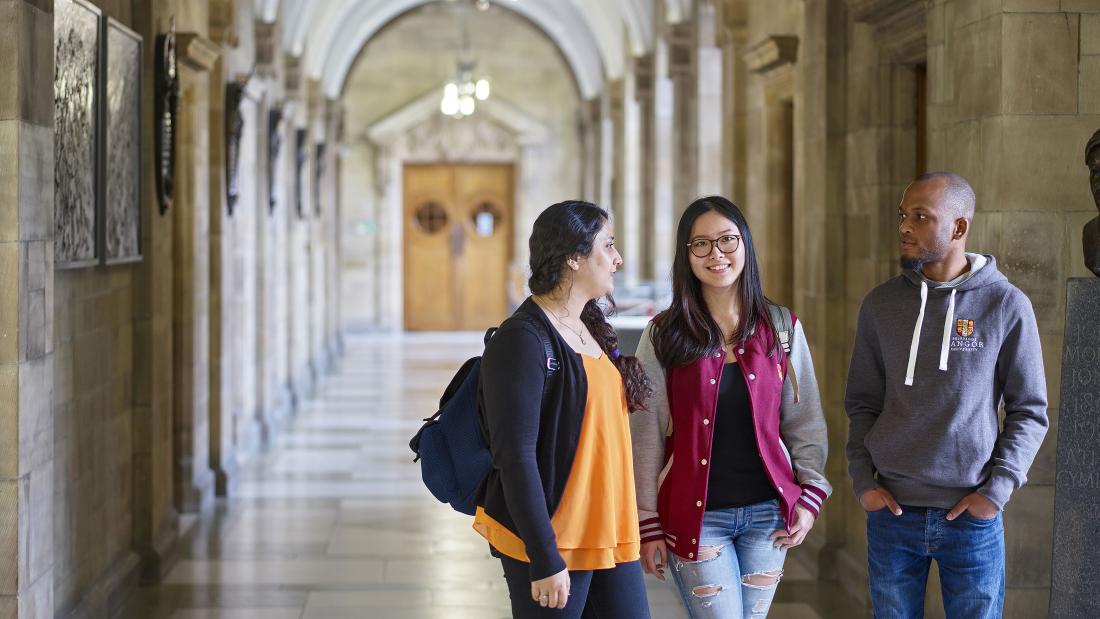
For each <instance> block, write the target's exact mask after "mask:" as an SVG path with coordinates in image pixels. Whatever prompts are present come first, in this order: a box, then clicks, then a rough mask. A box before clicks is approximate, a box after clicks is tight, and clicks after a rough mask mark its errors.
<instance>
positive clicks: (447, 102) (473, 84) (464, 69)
mask: <svg viewBox="0 0 1100 619" xmlns="http://www.w3.org/2000/svg"><path fill="white" fill-rule="evenodd" d="M476 66H477V63H475V62H463V61H459V63H458V70H457V71H456V72H455V77H454V78H453V79H451V80H450V81H448V82H447V84H446V85H444V86H443V99H442V100H441V101H440V102H439V111H440V112H443V113H444V114H446V115H447V116H451V117H453V118H462V117H463V116H469V115H470V114H473V113H474V110H476V109H477V102H478V101H484V100H486V99H488V98H489V80H488V78H485V77H481V78H479V79H477V80H475V79H474V68H475V67H476Z"/></svg>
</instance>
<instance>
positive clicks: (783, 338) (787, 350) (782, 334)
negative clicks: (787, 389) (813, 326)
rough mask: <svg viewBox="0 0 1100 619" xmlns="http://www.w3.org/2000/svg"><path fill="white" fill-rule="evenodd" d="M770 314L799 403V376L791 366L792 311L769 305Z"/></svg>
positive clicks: (780, 306)
mask: <svg viewBox="0 0 1100 619" xmlns="http://www.w3.org/2000/svg"><path fill="white" fill-rule="evenodd" d="M768 314H769V315H770V317H771V319H772V325H773V326H775V333H776V335H778V336H779V344H780V346H782V347H783V356H784V360H785V361H787V363H786V365H787V376H789V377H790V378H791V387H793V388H794V401H795V402H798V376H796V375H795V371H794V367H793V366H791V364H790V356H791V340H793V339H794V324H793V323H794V321H793V320H792V319H791V310H789V309H787V308H786V307H783V306H782V305H776V304H773V303H769V304H768Z"/></svg>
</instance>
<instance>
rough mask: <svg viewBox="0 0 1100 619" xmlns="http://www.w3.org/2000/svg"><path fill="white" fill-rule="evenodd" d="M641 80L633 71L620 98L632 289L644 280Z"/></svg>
mask: <svg viewBox="0 0 1100 619" xmlns="http://www.w3.org/2000/svg"><path fill="white" fill-rule="evenodd" d="M636 91H637V76H636V75H635V74H634V72H633V71H631V72H630V73H627V75H626V77H625V78H624V79H623V89H622V92H621V93H620V94H619V96H618V97H617V98H618V100H619V102H620V103H619V105H620V107H621V108H622V112H621V114H620V118H619V120H620V123H621V130H622V140H621V141H620V145H621V146H620V148H619V150H620V151H621V152H622V177H623V182H622V199H621V200H620V203H621V206H620V211H621V212H622V218H623V234H622V237H623V242H622V244H621V246H622V251H623V262H624V267H625V269H626V277H625V281H624V282H623V283H624V284H626V286H627V287H628V288H631V287H634V286H637V285H638V284H639V282H640V281H641V277H642V267H643V264H642V244H643V241H644V234H643V231H642V201H641V197H642V196H641V193H642V191H641V178H642V176H641V169H640V165H641V158H640V152H639V151H640V145H641V139H642V133H641V127H640V126H639V125H640V123H639V116H638V115H639V110H638V101H637V99H636V97H635V93H636Z"/></svg>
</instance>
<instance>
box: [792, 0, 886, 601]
mask: <svg viewBox="0 0 1100 619" xmlns="http://www.w3.org/2000/svg"><path fill="white" fill-rule="evenodd" d="M847 19H848V18H847V11H846V10H845V3H844V2H843V0H826V1H824V2H814V3H806V4H804V5H803V22H802V23H803V26H802V33H803V38H802V42H801V47H802V52H801V53H800V65H801V70H800V71H799V72H798V73H797V75H796V77H795V82H796V86H795V90H796V92H797V93H798V97H799V99H798V100H799V103H798V104H796V108H797V109H796V113H797V114H798V118H797V119H796V124H797V126H798V127H799V130H798V131H797V132H796V134H795V144H796V148H795V150H796V153H798V156H797V157H796V166H797V167H796V172H795V187H794V209H793V226H794V228H793V231H792V236H793V240H794V248H795V251H794V254H795V255H794V291H793V295H794V305H793V308H794V309H795V311H796V312H797V313H798V316H799V319H800V320H801V321H802V324H803V325H804V327H805V331H806V337H807V339H808V340H809V343H810V350H811V352H812V353H813V358H814V367H815V371H816V374H817V382H818V388H819V390H820V393H821V401H822V405H823V408H824V412H825V420H826V423H827V424H828V427H829V453H831V454H843V453H844V447H845V442H846V441H845V438H846V435H847V428H848V418H847V415H846V414H845V411H844V387H845V383H846V381H847V370H848V362H849V352H848V347H849V345H850V342H851V340H850V339H849V334H848V332H847V324H848V322H847V318H848V314H847V308H846V306H845V288H846V286H847V285H848V284H847V278H846V275H847V272H846V270H845V269H844V268H843V267H842V266H838V265H843V264H844V259H845V255H846V252H847V249H848V248H849V247H850V244H849V242H848V237H847V235H846V230H845V225H844V209H845V205H846V203H847V201H846V196H845V187H846V174H847V167H846V162H847V159H846V154H845V144H846V130H847V123H846V115H847V96H848V88H847V71H846V69H847V60H848V59H847V33H848V27H847V24H848V21H847ZM884 206H885V205H884ZM853 318H854V317H853ZM825 473H826V476H827V477H828V478H829V479H830V480H833V482H834V484H835V486H836V487H838V488H841V489H842V488H844V485H843V484H847V483H848V482H847V463H846V462H845V459H844V458H843V457H835V456H834V457H832V458H830V459H829V461H828V462H827V463H826V469H825ZM842 491H843V490H839V489H838V490H837V494H840V493H841V492H842ZM834 501H835V502H833V504H832V505H831V506H830V507H829V508H828V509H825V510H824V511H823V512H822V515H821V517H820V518H819V519H818V522H817V524H816V525H814V529H813V531H812V532H811V534H810V536H809V537H807V539H806V541H805V542H803V544H802V550H800V552H798V553H797V555H795V556H796V558H797V559H798V560H801V562H802V563H803V564H804V565H805V566H806V567H807V568H808V569H809V571H810V573H812V574H817V575H822V576H824V577H826V578H830V575H833V574H838V573H845V572H840V571H839V569H838V567H837V551H838V548H839V547H841V546H843V545H844V544H845V542H846V526H848V525H849V524H851V525H853V526H859V525H862V524H863V522H864V520H863V517H862V515H861V514H856V515H855V517H854V518H853V519H851V520H850V519H849V517H848V516H849V512H848V511H847V510H848V509H849V508H850V506H852V505H854V502H851V501H848V502H841V501H836V500H835V499H834ZM864 560H865V557H864ZM838 578H839V577H838ZM844 579H846V580H856V578H854V577H853V578H844Z"/></svg>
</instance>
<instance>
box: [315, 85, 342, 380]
mask: <svg viewBox="0 0 1100 619" xmlns="http://www.w3.org/2000/svg"><path fill="white" fill-rule="evenodd" d="M324 122H325V153H324V161H323V162H322V163H321V165H323V166H324V174H323V175H322V177H321V183H322V185H321V191H320V195H321V198H322V204H321V208H322V213H321V215H322V222H323V225H324V236H325V249H326V251H325V327H324V338H325V350H326V355H327V356H328V359H329V362H330V363H331V362H333V361H335V359H336V357H337V356H338V355H339V354H340V351H341V344H340V331H341V325H340V301H339V299H340V268H339V266H338V265H339V264H340V194H339V187H340V181H339V178H340V168H339V161H340V157H339V152H340V148H341V142H342V141H343V139H344V136H343V131H344V108H343V104H342V103H341V102H340V100H339V99H326V101H325V120H324Z"/></svg>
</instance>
